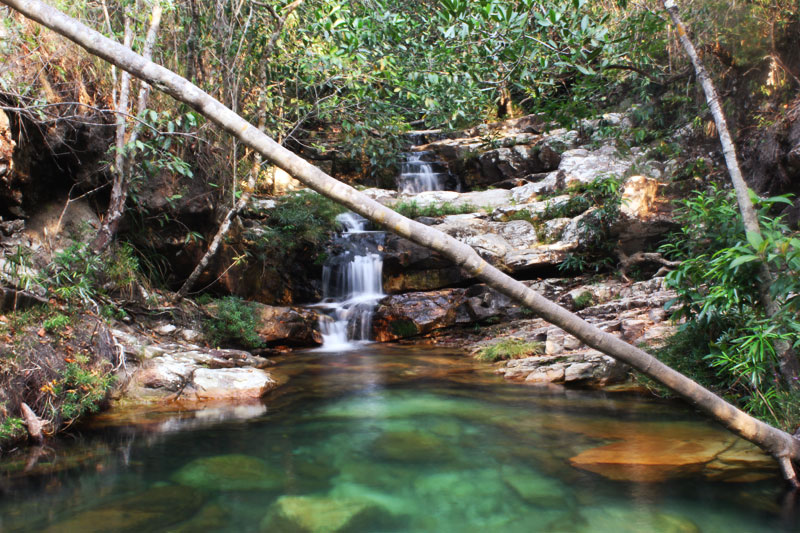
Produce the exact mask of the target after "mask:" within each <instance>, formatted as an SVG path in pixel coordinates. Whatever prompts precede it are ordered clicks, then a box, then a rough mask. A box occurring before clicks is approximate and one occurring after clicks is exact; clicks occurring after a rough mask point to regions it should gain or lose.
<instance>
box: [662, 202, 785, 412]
mask: <svg viewBox="0 0 800 533" xmlns="http://www.w3.org/2000/svg"><path fill="white" fill-rule="evenodd" d="M755 200H758V199H757V198H755ZM781 203H790V202H789V200H788V199H787V198H786V197H774V198H769V199H766V200H760V201H758V205H759V210H760V219H761V227H762V235H761V236H759V235H757V234H751V233H747V234H746V233H745V232H744V228H743V225H742V223H741V221H740V217H739V216H738V212H737V211H736V207H735V205H736V204H735V201H734V197H733V193H732V192H731V191H726V190H722V189H719V188H718V187H712V188H711V189H710V190H708V191H705V192H699V193H697V195H696V196H695V197H693V198H690V199H688V200H684V201H683V202H681V207H680V208H679V209H678V210H677V219H678V220H679V221H680V222H681V223H682V225H683V227H682V229H681V231H680V232H679V233H678V234H676V235H675V236H673V238H672V240H671V242H669V243H667V244H665V245H664V246H663V247H662V251H663V252H664V253H665V254H666V255H667V256H668V257H670V258H672V259H676V260H682V261H683V262H682V264H681V266H680V267H679V268H678V269H676V270H674V271H673V272H671V273H669V274H668V275H667V283H668V285H669V286H671V287H673V288H674V289H675V290H676V291H677V293H678V298H677V301H675V302H674V305H675V306H676V311H675V312H674V314H673V316H674V318H676V319H685V320H686V322H685V323H684V324H683V325H682V326H681V332H682V333H681V335H687V334H691V335H690V336H691V337H692V338H693V339H694V341H695V349H693V350H691V351H689V352H687V357H690V358H694V359H695V360H696V361H697V362H696V363H693V364H695V365H696V364H699V361H700V360H702V361H703V362H704V363H705V364H707V365H709V367H710V368H711V369H713V370H714V372H715V375H714V378H713V380H712V382H713V385H714V386H715V387H716V388H718V389H720V390H723V391H726V392H728V393H729V394H731V395H732V396H733V397H735V398H738V399H740V402H741V403H742V404H743V406H744V407H745V408H747V409H749V410H750V411H752V412H753V413H754V414H756V415H758V416H761V417H764V418H766V419H768V420H770V421H771V422H772V423H775V424H778V425H782V426H784V427H788V426H789V425H790V424H792V423H793V421H792V419H791V418H790V417H789V416H788V415H787V410H792V409H794V407H792V405H794V404H798V402H799V401H800V398H798V397H797V396H796V394H794V393H793V392H792V391H791V390H790V389H787V388H786V384H784V383H782V382H781V380H780V378H779V376H778V364H779V361H778V354H777V353H776V349H775V346H776V343H777V342H778V341H785V342H788V343H794V347H797V346H798V345H800V342H798V341H797V340H796V339H797V338H798V337H797V333H798V332H800V321H798V320H797V311H798V304H800V299H798V298H800V297H799V296H798V291H799V290H800V240H798V238H797V236H796V235H795V233H794V232H792V231H790V230H789V228H788V227H787V226H786V225H785V224H783V222H782V221H781V219H780V218H774V217H771V216H769V212H770V210H771V209H774V208H775V206H776V205H777V204H781ZM762 262H763V263H766V264H767V265H768V266H769V268H770V270H771V271H772V272H773V275H774V276H775V281H774V283H773V284H772V286H771V289H770V291H771V293H772V298H773V299H774V300H775V301H776V302H777V303H778V305H779V306H780V311H779V312H778V313H777V314H775V315H773V316H771V317H768V316H767V314H766V311H765V309H764V306H763V302H762V301H761V298H760V295H759V292H758V282H759V278H760V269H759V265H760V264H761V263H762ZM777 398H783V399H784V400H785V399H786V398H791V401H789V402H787V401H781V402H778V401H777Z"/></svg>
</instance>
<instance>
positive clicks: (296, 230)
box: [253, 190, 345, 263]
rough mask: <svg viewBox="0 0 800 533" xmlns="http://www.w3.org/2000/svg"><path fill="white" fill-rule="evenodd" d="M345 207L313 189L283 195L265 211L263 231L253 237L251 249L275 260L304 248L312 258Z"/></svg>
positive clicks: (282, 258) (284, 258) (327, 238)
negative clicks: (273, 205)
mask: <svg viewBox="0 0 800 533" xmlns="http://www.w3.org/2000/svg"><path fill="white" fill-rule="evenodd" d="M344 211H345V208H344V207H342V206H340V205H339V204H337V203H335V202H333V201H332V200H329V199H328V198H325V197H324V196H322V195H320V194H317V193H315V192H313V191H307V190H304V191H299V192H296V193H291V194H287V195H286V196H282V197H281V198H280V199H279V200H278V203H277V205H276V206H275V207H274V208H273V209H270V210H269V211H268V212H267V216H266V220H265V224H264V230H265V231H264V233H263V234H261V235H259V236H257V237H256V241H255V246H254V251H253V253H255V254H257V255H260V256H263V259H265V260H269V262H271V263H274V262H275V261H283V260H288V259H290V258H292V257H293V256H294V255H296V254H298V253H300V252H305V253H308V254H309V255H310V256H311V257H312V260H313V258H314V257H317V256H319V255H320V254H321V253H322V246H323V245H324V244H325V243H326V242H327V241H328V240H329V238H330V236H331V235H332V234H333V233H335V232H336V231H337V224H336V217H337V215H339V214H341V213H343V212H344Z"/></svg>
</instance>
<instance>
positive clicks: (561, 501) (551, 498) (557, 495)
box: [502, 467, 569, 509]
mask: <svg viewBox="0 0 800 533" xmlns="http://www.w3.org/2000/svg"><path fill="white" fill-rule="evenodd" d="M502 477H503V481H505V483H506V485H508V486H509V487H510V488H511V489H512V490H513V491H514V492H515V493H516V494H517V496H519V497H520V498H521V499H523V500H525V501H526V502H527V503H530V504H532V505H535V506H537V507H551V508H555V509H565V508H567V507H568V498H569V494H568V493H567V491H566V489H565V487H564V486H563V485H562V484H561V483H560V482H558V481H556V480H555V479H551V478H546V477H544V476H541V475H537V474H534V473H533V472H532V471H530V470H528V471H519V470H517V469H514V468H510V467H504V468H503V471H502Z"/></svg>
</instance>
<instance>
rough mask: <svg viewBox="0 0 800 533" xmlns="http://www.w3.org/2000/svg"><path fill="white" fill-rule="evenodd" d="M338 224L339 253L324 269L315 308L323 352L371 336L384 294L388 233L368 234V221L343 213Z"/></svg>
mask: <svg viewBox="0 0 800 533" xmlns="http://www.w3.org/2000/svg"><path fill="white" fill-rule="evenodd" d="M337 221H338V222H339V224H340V225H341V226H342V227H343V228H344V231H343V232H342V233H341V234H340V235H339V236H338V237H337V239H335V241H334V247H336V248H338V249H339V253H337V254H335V255H333V256H332V257H331V258H329V259H328V261H326V262H325V265H324V266H323V268H322V291H323V300H322V302H320V303H319V304H317V305H316V307H319V308H321V309H322V310H323V311H324V313H325V314H324V315H323V316H322V317H321V318H320V331H321V333H322V339H323V344H322V349H323V350H324V351H339V350H348V349H352V348H354V347H355V346H356V344H357V342H358V341H368V340H369V339H370V335H371V333H372V313H373V310H374V309H375V305H376V304H377V303H378V300H380V299H381V298H383V297H384V294H383V286H382V283H383V280H382V275H383V258H382V256H381V254H380V248H381V246H382V244H383V241H384V236H385V233H384V232H382V231H367V229H366V228H367V220H366V219H365V218H363V217H361V216H359V215H357V214H355V213H342V214H341V215H339V216H338V217H337Z"/></svg>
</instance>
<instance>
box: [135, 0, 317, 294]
mask: <svg viewBox="0 0 800 533" xmlns="http://www.w3.org/2000/svg"><path fill="white" fill-rule="evenodd" d="M302 3H303V0H295V1H294V2H292V3H291V4H289V5H288V6H286V7H285V8H284V11H283V15H278V13H277V12H276V11H275V8H273V7H272V6H270V5H268V6H267V9H269V12H270V13H271V14H272V16H273V17H274V18H275V24H276V27H275V30H274V31H273V32H272V35H271V36H270V38H269V42H268V43H267V47H266V49H265V50H264V52H262V56H261V61H260V62H259V68H258V72H259V76H260V79H261V80H262V81H263V80H265V79H266V69H267V63H268V62H269V59H270V58H271V56H272V52H273V50H275V43H277V42H278V37H279V36H280V34H281V30H283V26H284V24H286V18H287V17H288V16H289V15H291V14H292V12H293V11H294V10H295V9H297V7H298V6H299V5H300V4H302ZM148 59H149V58H148ZM257 107H258V118H257V122H258V129H259V130H260V131H262V132H263V131H264V128H265V127H266V124H267V117H266V115H267V110H266V108H265V104H264V103H263V102H259V103H258V106H257ZM260 171H261V154H260V153H259V152H255V161H254V163H253V168H252V170H251V172H250V176H249V177H248V179H247V185H245V189H244V190H243V191H242V195H241V196H240V197H239V200H238V201H237V202H236V203H235V204H234V206H233V207H232V208H231V209H230V210H229V211H228V213H227V214H226V215H225V218H223V219H222V223H220V225H219V228H217V233H216V234H215V235H214V238H213V239H212V240H211V244H209V246H208V250H206V253H205V254H203V257H202V258H201V259H200V261H199V262H198V263H197V265H196V266H195V267H194V270H192V273H191V274H189V277H188V278H186V281H184V282H183V285H181V288H180V289H178V297H179V298H186V295H188V294H189V291H190V290H192V287H194V284H195V283H197V279H198V278H199V277H200V275H201V274H202V273H203V271H204V270H205V269H206V267H208V264H209V263H210V262H211V260H212V259H213V258H214V256H215V255H216V254H217V250H218V249H219V245H220V243H222V239H224V238H225V235H226V234H227V233H228V230H229V229H230V227H231V223H232V222H233V219H234V217H236V215H237V214H238V213H239V212H240V211H241V210H242V209H244V207H245V206H246V205H247V202H248V201H249V200H250V195H252V193H253V190H254V189H255V186H256V180H257V179H258V173H259V172H260ZM273 192H274V186H273Z"/></svg>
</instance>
